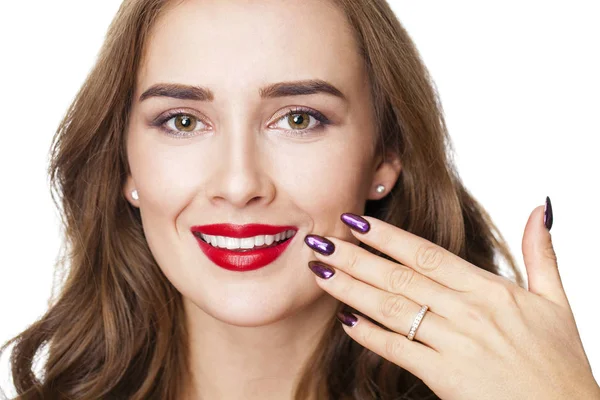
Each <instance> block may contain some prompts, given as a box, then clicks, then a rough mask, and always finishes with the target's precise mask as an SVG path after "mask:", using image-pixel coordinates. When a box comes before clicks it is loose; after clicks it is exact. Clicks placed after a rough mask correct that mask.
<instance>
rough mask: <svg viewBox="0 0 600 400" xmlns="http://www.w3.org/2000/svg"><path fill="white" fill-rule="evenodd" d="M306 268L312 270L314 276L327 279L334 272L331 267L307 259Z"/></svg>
mask: <svg viewBox="0 0 600 400" xmlns="http://www.w3.org/2000/svg"><path fill="white" fill-rule="evenodd" d="M308 268H310V270H311V271H312V272H314V274H315V275H316V276H318V277H319V278H323V279H329V278H331V277H332V276H333V275H334V274H335V271H334V269H333V268H331V267H329V266H327V265H325V264H321V263H320V262H317V261H309V262H308Z"/></svg>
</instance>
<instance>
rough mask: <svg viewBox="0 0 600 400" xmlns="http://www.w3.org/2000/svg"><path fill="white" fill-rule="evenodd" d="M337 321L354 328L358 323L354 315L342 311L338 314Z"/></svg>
mask: <svg viewBox="0 0 600 400" xmlns="http://www.w3.org/2000/svg"><path fill="white" fill-rule="evenodd" d="M337 319H338V320H339V321H340V322H341V323H342V324H344V325H346V326H349V327H353V326H354V325H356V323H357V322H358V318H356V317H355V316H354V314H352V313H349V312H347V311H340V312H338V313H337Z"/></svg>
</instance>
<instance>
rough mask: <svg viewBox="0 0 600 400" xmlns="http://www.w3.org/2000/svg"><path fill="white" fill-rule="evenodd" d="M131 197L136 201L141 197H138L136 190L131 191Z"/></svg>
mask: <svg viewBox="0 0 600 400" xmlns="http://www.w3.org/2000/svg"><path fill="white" fill-rule="evenodd" d="M131 197H133V199H134V200H139V199H140V196H138V192H137V189H134V190H132V191H131Z"/></svg>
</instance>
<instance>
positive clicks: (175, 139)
mask: <svg viewBox="0 0 600 400" xmlns="http://www.w3.org/2000/svg"><path fill="white" fill-rule="evenodd" d="M147 45H148V47H147V49H146V53H145V55H144V58H143V60H142V65H141V68H140V70H139V71H138V75H137V83H136V92H135V97H134V103H133V105H132V111H131V118H130V123H129V126H128V132H127V154H128V158H129V164H130V167H131V176H130V177H129V179H128V181H127V184H126V186H125V187H124V191H125V195H126V196H127V198H128V200H129V201H130V202H131V203H132V204H133V205H135V206H136V207H139V208H140V212H141V216H142V221H143V227H144V232H145V235H146V239H147V241H148V244H149V247H150V249H151V251H152V254H153V255H154V257H155V259H156V260H157V262H158V264H159V266H160V267H161V269H162V270H163V271H164V273H165V275H166V276H167V278H168V279H169V280H170V281H171V282H172V284H173V285H174V286H175V287H176V288H177V289H178V290H179V291H180V292H181V293H182V294H183V296H184V298H185V300H186V301H188V302H191V303H193V304H195V305H196V306H197V307H198V308H199V310H201V311H203V312H205V313H207V314H209V315H211V316H213V317H215V318H217V319H219V320H221V321H224V322H227V323H230V324H234V325H241V326H257V325H263V324H267V323H271V322H274V321H277V320H280V319H283V318H285V317H287V316H290V315H292V314H293V313H295V312H297V311H298V310H300V309H301V308H303V307H305V306H307V305H308V304H310V303H312V302H314V301H316V300H317V299H318V298H319V297H320V296H322V295H324V294H325V292H323V291H322V290H321V289H320V288H319V287H318V286H317V285H316V283H315V278H314V275H313V274H312V272H311V271H310V270H309V268H308V267H307V264H308V261H310V260H314V259H316V258H315V257H314V256H313V251H312V250H311V249H310V248H308V246H306V245H305V244H304V237H305V236H306V235H307V234H309V233H315V234H320V235H323V236H325V235H330V236H336V237H339V238H343V239H346V240H353V241H354V242H356V240H355V239H354V238H353V236H352V235H351V234H350V233H349V231H348V228H347V227H346V226H345V225H344V224H343V223H342V222H341V221H340V214H341V213H343V212H355V213H359V214H360V213H362V212H363V211H364V205H365V201H366V200H367V199H370V198H372V199H376V198H380V197H382V196H384V195H385V194H377V193H376V192H375V190H374V187H375V186H376V185H377V184H380V183H381V184H384V185H386V186H387V187H391V186H392V185H393V184H394V182H395V180H396V178H397V176H398V173H399V167H398V166H397V163H396V164H394V165H395V167H394V166H391V165H389V164H387V163H380V162H379V161H380V160H378V157H376V156H375V148H374V146H373V143H374V138H375V131H374V125H375V124H374V122H375V121H374V120H373V115H372V113H371V98H370V92H369V82H368V80H367V75H366V71H365V70H364V66H363V64H362V61H361V59H360V57H359V54H358V53H357V48H356V44H355V42H354V41H353V37H352V35H351V33H350V27H349V26H347V25H346V22H345V19H344V16H343V14H342V13H341V11H339V10H338V9H336V8H335V7H334V6H333V5H331V4H329V3H327V2H323V1H318V0H308V1H307V0H297V1H278V0H272V1H269V2H264V1H263V2H260V4H258V3H255V2H242V1H239V2H236V1H186V2H184V3H183V4H181V5H179V6H177V7H175V8H173V9H171V10H169V11H168V12H167V13H165V14H164V15H163V16H162V17H161V18H160V19H159V20H158V21H157V23H156V24H155V26H154V28H153V31H152V35H151V36H150V38H149V42H148V44H147ZM310 80H319V81H322V82H327V83H328V84H330V85H332V87H333V88H335V89H337V91H339V93H338V94H335V92H336V90H335V89H331V88H329V90H325V89H324V88H325V86H318V85H317V86H314V85H313V86H312V88H313V89H315V88H316V89H324V90H322V91H321V90H307V89H301V90H294V89H293V88H292V89H290V88H287V89H286V88H284V87H282V86H281V87H279V89H278V88H277V87H276V86H275V87H274V86H272V85H274V84H279V83H282V82H287V83H289V84H292V85H293V84H294V83H295V84H297V83H298V82H300V81H304V82H306V81H310ZM164 84H172V85H173V84H176V85H182V86H194V87H201V88H205V89H207V90H209V91H210V92H209V93H205V92H200V91H197V90H196V91H194V90H185V91H183V92H179V94H174V93H173V91H172V89H173V88H174V87H173V86H171V87H170V88H167V89H171V90H167V89H165V88H162V89H160V88H158V89H157V88H155V89H154V90H150V91H149V89H151V88H152V87H155V85H164ZM265 88H270V89H265ZM280 89H282V90H280ZM143 93H146V94H145V95H144V96H143V97H144V99H143V100H142V99H140V97H141V96H142V94H143ZM191 95H194V96H196V98H190V97H193V96H191ZM169 96H176V97H179V98H174V97H169ZM297 110H299V111H297ZM173 111H175V112H179V113H181V114H184V115H179V116H171V117H170V118H169V113H170V112H173ZM290 111H292V112H293V113H295V114H291V115H287V116H286V114H288V113H289V112H290ZM321 115H322V116H324V118H326V119H323V120H322V121H320V120H319V118H322V117H321ZM133 189H137V191H138V193H139V200H135V199H132V197H131V193H130V192H131V190H133ZM253 223H258V224H267V225H276V226H292V227H294V230H295V231H296V232H295V236H294V237H292V239H291V241H290V242H289V245H288V246H287V248H286V249H285V251H283V253H282V254H281V255H280V256H279V257H278V258H277V259H276V260H274V261H273V262H271V263H269V264H267V265H266V266H264V267H262V268H258V269H253V270H247V271H242V272H240V271H232V270H229V269H224V268H222V267H220V266H218V265H217V264H215V263H214V262H213V261H211V259H209V258H208V257H207V255H206V254H205V253H204V251H203V250H202V249H201V246H200V244H199V242H198V239H197V238H196V236H195V235H194V234H193V233H192V231H191V230H190V229H191V228H192V227H193V226H199V225H200V226H201V225H209V224H238V225H244V224H253ZM251 236H255V235H251ZM209 246H210V245H209Z"/></svg>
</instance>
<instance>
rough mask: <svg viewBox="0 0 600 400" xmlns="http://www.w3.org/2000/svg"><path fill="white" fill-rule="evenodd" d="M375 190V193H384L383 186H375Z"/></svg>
mask: <svg viewBox="0 0 600 400" xmlns="http://www.w3.org/2000/svg"><path fill="white" fill-rule="evenodd" d="M375 190H376V191H377V193H383V192H385V186H383V185H377V187H376V188H375Z"/></svg>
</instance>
